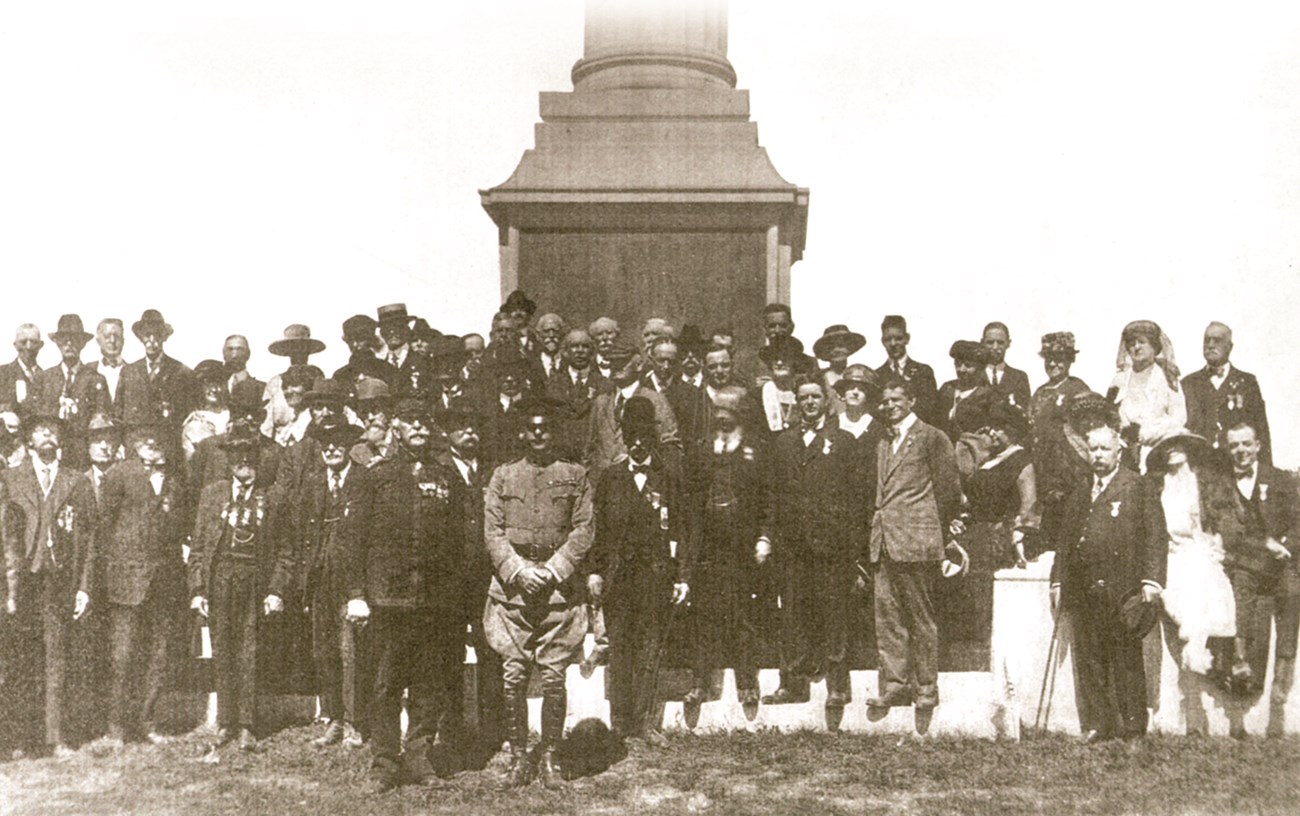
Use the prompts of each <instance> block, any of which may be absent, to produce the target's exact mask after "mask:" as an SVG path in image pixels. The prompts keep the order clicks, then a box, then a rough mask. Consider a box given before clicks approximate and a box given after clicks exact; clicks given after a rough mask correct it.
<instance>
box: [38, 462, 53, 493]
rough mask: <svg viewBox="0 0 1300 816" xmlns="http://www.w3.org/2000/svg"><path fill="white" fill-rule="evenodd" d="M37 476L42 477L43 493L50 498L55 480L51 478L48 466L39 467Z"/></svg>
mask: <svg viewBox="0 0 1300 816" xmlns="http://www.w3.org/2000/svg"><path fill="white" fill-rule="evenodd" d="M36 475H37V476H38V477H40V481H41V493H43V494H45V495H47V496H48V495H49V494H50V484H51V483H52V482H53V480H52V479H51V478H50V469H49V467H48V466H43V467H38V468H37V469H36Z"/></svg>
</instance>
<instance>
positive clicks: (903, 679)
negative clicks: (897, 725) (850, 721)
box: [867, 378, 961, 728]
mask: <svg viewBox="0 0 1300 816" xmlns="http://www.w3.org/2000/svg"><path fill="white" fill-rule="evenodd" d="M915 404H916V397H915V396H914V394H913V392H912V384H911V383H910V382H909V381H907V380H903V379H901V378H890V379H889V380H888V381H886V383H885V385H884V390H883V397H882V399H881V408H882V413H883V417H884V419H885V421H886V422H888V423H889V427H888V429H887V432H886V433H885V434H884V435H882V437H881V439H880V442H879V443H878V445H877V448H876V465H877V473H878V475H877V477H876V510H875V516H874V518H873V520H872V524H871V548H870V549H871V565H872V574H873V578H874V585H875V607H876V609H875V611H876V645H877V650H878V652H879V658H880V680H879V688H878V690H877V693H876V696H875V697H872V698H870V699H869V700H867V707H868V709H875V712H874V713H880V711H881V710H882V709H888V708H890V707H893V706H906V705H911V704H912V703H915V705H916V709H917V715H918V728H922V725H921V723H920V722H919V721H920V720H921V718H922V717H923V716H928V714H929V711H930V710H931V709H933V708H934V707H935V706H936V705H938V704H939V686H938V676H939V673H938V653H939V640H938V631H937V629H936V626H935V621H934V609H933V606H932V603H931V599H930V586H931V583H932V582H933V580H934V578H935V576H936V575H937V574H938V572H939V562H940V561H941V560H942V559H943V557H944V540H945V536H946V534H947V530H948V525H949V523H950V522H951V521H952V519H953V518H954V517H955V516H956V514H957V512H958V509H959V503H960V499H961V484H960V481H959V478H958V475H957V459H956V456H955V455H954V453H953V448H952V443H951V442H949V441H948V437H947V436H945V435H944V433H943V432H942V431H940V430H938V429H937V428H935V427H933V426H931V425H927V424H925V423H924V422H922V421H921V420H919V419H917V417H916V414H914V413H912V408H913V406H914V405H915Z"/></svg>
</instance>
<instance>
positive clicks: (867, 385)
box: [831, 377, 883, 397]
mask: <svg viewBox="0 0 1300 816" xmlns="http://www.w3.org/2000/svg"><path fill="white" fill-rule="evenodd" d="M855 385H856V386H858V387H859V388H861V389H862V390H864V391H866V392H867V394H868V395H870V394H872V393H873V392H874V393H876V394H882V393H883V392H882V391H881V389H880V384H879V383H874V382H868V381H867V380H859V379H848V378H845V377H841V378H840V379H838V380H836V381H835V385H833V386H831V387H832V388H834V389H835V393H837V394H839V395H840V396H841V397H842V396H844V392H845V391H848V390H849V389H850V388H852V387H853V386H855Z"/></svg>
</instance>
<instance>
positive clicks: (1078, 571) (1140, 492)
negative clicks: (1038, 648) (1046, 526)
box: [1052, 467, 1169, 609]
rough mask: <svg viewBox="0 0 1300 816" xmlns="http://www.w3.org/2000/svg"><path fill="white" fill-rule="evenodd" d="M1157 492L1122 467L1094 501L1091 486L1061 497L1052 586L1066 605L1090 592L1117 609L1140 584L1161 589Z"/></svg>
mask: <svg viewBox="0 0 1300 816" xmlns="http://www.w3.org/2000/svg"><path fill="white" fill-rule="evenodd" d="M1156 489H1157V488H1156V483H1155V481H1153V480H1147V479H1143V478H1142V477H1141V476H1139V475H1137V474H1136V473H1134V472H1133V471H1131V470H1129V469H1128V468H1124V467H1121V468H1120V469H1119V470H1118V471H1116V473H1115V476H1114V477H1113V478H1112V479H1111V481H1110V484H1108V485H1106V489H1105V490H1103V491H1102V492H1101V494H1100V495H1099V496H1097V500H1096V501H1093V500H1092V483H1091V481H1087V482H1084V483H1083V484H1080V485H1079V486H1078V487H1077V488H1076V489H1075V490H1074V492H1073V493H1071V494H1070V495H1069V496H1067V497H1066V499H1065V502H1066V505H1065V510H1064V514H1063V518H1062V520H1061V525H1060V529H1059V530H1058V531H1057V540H1056V542H1055V543H1056V560H1055V561H1054V562H1053V563H1052V583H1053V584H1060V585H1061V586H1062V595H1063V597H1064V598H1066V599H1070V600H1069V601H1068V602H1077V601H1078V600H1079V599H1080V596H1081V593H1084V592H1093V593H1099V594H1100V595H1101V596H1102V597H1103V598H1105V599H1107V600H1108V602H1109V603H1112V604H1114V605H1115V608H1116V609H1118V604H1119V602H1120V601H1121V600H1122V599H1123V597H1124V595H1125V594H1126V593H1127V592H1129V591H1130V590H1132V589H1134V588H1136V587H1138V586H1139V585H1141V584H1142V583H1143V582H1144V581H1145V582H1150V583H1153V584H1156V585H1157V586H1163V585H1164V582H1165V560H1166V557H1167V554H1168V549H1169V542H1168V535H1167V533H1166V532H1165V518H1164V510H1163V509H1162V507H1161V505H1160V497H1159V495H1158V494H1157V492H1156Z"/></svg>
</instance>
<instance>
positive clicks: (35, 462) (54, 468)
mask: <svg viewBox="0 0 1300 816" xmlns="http://www.w3.org/2000/svg"><path fill="white" fill-rule="evenodd" d="M28 455H29V456H30V457H31V459H32V466H33V467H35V468H36V473H37V474H38V475H39V474H40V472H41V471H43V470H48V471H49V473H50V484H54V479H55V477H57V476H58V475H59V460H58V457H55V459H54V461H53V462H50V463H49V464H48V465H47V464H45V463H44V462H42V461H41V457H40V456H38V455H37V454H36V451H29V452H28Z"/></svg>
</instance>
